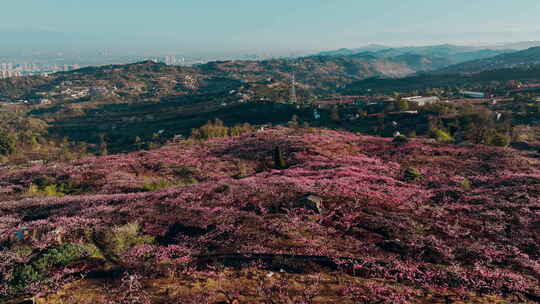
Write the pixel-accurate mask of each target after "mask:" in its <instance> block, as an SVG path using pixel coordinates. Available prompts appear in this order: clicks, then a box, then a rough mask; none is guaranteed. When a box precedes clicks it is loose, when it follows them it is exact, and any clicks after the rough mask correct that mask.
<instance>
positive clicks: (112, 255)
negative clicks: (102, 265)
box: [92, 223, 154, 264]
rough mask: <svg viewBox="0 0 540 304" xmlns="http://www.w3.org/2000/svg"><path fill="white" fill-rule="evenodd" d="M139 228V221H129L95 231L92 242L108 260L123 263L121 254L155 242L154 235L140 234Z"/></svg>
mask: <svg viewBox="0 0 540 304" xmlns="http://www.w3.org/2000/svg"><path fill="white" fill-rule="evenodd" d="M139 230H140V226H139V224H138V223H129V224H126V225H124V226H119V227H115V228H113V229H112V230H108V231H101V232H94V233H93V235H92V242H93V243H94V245H95V246H96V247H97V248H98V249H99V251H100V253H101V256H103V257H104V258H105V259H106V260H108V261H109V262H113V263H115V264H121V259H120V256H122V254H124V253H125V252H127V251H128V250H129V249H131V248H133V247H135V246H138V245H143V244H151V243H153V242H154V237H153V236H148V235H140V234H139Z"/></svg>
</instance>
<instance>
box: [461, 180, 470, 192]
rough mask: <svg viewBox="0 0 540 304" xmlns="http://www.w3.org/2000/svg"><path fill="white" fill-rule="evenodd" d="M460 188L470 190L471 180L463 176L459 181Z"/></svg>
mask: <svg viewBox="0 0 540 304" xmlns="http://www.w3.org/2000/svg"><path fill="white" fill-rule="evenodd" d="M461 189H463V191H471V189H472V185H471V181H470V180H469V179H467V178H464V179H463V180H462V181H461Z"/></svg>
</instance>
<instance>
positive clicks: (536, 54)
mask: <svg viewBox="0 0 540 304" xmlns="http://www.w3.org/2000/svg"><path fill="white" fill-rule="evenodd" d="M539 64H540V47H532V48H529V49H526V50H522V51H518V52H512V53H507V54H501V55H498V56H495V57H490V58H484V59H477V60H472V61H467V62H463V63H460V64H457V65H452V66H449V67H446V68H443V69H440V70H439V71H437V72H439V73H469V74H470V73H478V72H482V71H486V70H498V69H509V68H530V67H534V66H536V65H539Z"/></svg>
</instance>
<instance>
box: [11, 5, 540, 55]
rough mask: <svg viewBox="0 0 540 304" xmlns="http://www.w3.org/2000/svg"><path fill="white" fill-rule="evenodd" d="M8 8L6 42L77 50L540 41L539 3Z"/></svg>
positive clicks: (276, 48)
mask: <svg viewBox="0 0 540 304" xmlns="http://www.w3.org/2000/svg"><path fill="white" fill-rule="evenodd" d="M1 7H2V18H1V19H0V41H2V40H4V41H5V39H2V35H4V38H6V37H8V36H9V37H11V38H13V37H14V36H17V35H13V32H16V33H19V34H20V36H19V40H15V41H16V42H15V43H21V44H25V43H26V44H28V45H30V44H31V43H33V42H31V41H30V40H32V39H34V38H35V37H34V36H36V33H41V32H51V33H49V34H50V35H51V36H49V35H48V34H43V35H41V34H38V36H40V37H38V38H41V39H45V40H47V39H48V40H49V41H56V40H55V39H65V40H70V41H71V45H72V46H73V47H78V46H81V47H83V46H84V47H87V46H88V45H92V44H96V45H100V46H101V45H108V46H110V47H111V48H113V49H114V48H119V47H125V48H134V49H141V48H144V49H161V50H190V51H197V50H200V49H216V50H217V49H219V50H224V51H240V52H244V51H245V52H249V51H261V50H269V51H284V50H297V51H302V50H322V49H336V48H341V47H359V46H362V45H365V44H368V43H381V44H390V45H419V44H434V43H446V42H448V43H492V42H510V41H522V40H540V18H539V16H540V1H538V0H328V1H323V0H270V1H263V0H4V1H2V6H1ZM25 31H26V32H28V31H33V32H34V36H32V35H29V36H25V35H23V34H22V33H21V32H25ZM8 32H11V34H8ZM54 33H56V34H57V35H56V36H54ZM59 33H62V35H58V34H59ZM26 37H28V38H26ZM32 37H34V38H32ZM46 37H51V38H46ZM24 39H27V40H28V41H24ZM8 41H10V40H9V39H8ZM37 41H39V43H45V44H47V42H46V41H41V40H40V39H37V40H36V41H35V42H34V43H37ZM2 44H4V43H3V42H2Z"/></svg>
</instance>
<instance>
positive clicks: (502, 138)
mask: <svg viewBox="0 0 540 304" xmlns="http://www.w3.org/2000/svg"><path fill="white" fill-rule="evenodd" d="M491 145H493V146H497V147H508V145H510V136H508V135H506V134H503V133H497V134H495V135H494V136H493V138H492V139H491Z"/></svg>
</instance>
